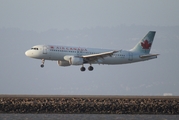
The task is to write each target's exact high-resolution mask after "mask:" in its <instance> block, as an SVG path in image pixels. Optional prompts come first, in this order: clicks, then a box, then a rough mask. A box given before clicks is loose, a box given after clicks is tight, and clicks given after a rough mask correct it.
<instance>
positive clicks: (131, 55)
mask: <svg viewBox="0 0 179 120" xmlns="http://www.w3.org/2000/svg"><path fill="white" fill-rule="evenodd" d="M132 60H133V53H132V52H129V61H132Z"/></svg>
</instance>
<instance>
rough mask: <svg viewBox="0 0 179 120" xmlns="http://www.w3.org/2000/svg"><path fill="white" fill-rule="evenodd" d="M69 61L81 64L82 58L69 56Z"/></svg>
mask: <svg viewBox="0 0 179 120" xmlns="http://www.w3.org/2000/svg"><path fill="white" fill-rule="evenodd" d="M69 63H70V64H71V65H82V64H83V58H81V57H74V56H71V57H70V59H69Z"/></svg>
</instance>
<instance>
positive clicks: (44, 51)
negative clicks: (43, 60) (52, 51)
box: [43, 46, 47, 54]
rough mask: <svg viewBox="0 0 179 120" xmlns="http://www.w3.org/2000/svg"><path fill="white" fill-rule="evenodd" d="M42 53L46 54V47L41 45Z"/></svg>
mask: <svg viewBox="0 0 179 120" xmlns="http://www.w3.org/2000/svg"><path fill="white" fill-rule="evenodd" d="M43 54H47V47H46V46H43Z"/></svg>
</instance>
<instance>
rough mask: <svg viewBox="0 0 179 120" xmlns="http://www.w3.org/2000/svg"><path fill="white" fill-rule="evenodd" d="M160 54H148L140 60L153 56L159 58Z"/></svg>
mask: <svg viewBox="0 0 179 120" xmlns="http://www.w3.org/2000/svg"><path fill="white" fill-rule="evenodd" d="M158 55H159V54H147V55H141V56H140V58H149V57H153V56H156V57H157V56H158Z"/></svg>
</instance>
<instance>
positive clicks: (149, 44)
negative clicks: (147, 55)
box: [141, 40, 152, 49]
mask: <svg viewBox="0 0 179 120" xmlns="http://www.w3.org/2000/svg"><path fill="white" fill-rule="evenodd" d="M151 45H152V44H151V43H149V42H148V40H145V41H144V42H141V46H142V47H143V49H149V48H150V47H151Z"/></svg>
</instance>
